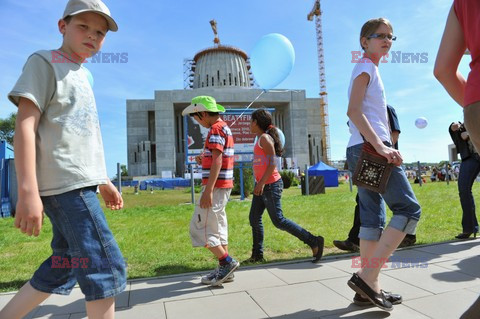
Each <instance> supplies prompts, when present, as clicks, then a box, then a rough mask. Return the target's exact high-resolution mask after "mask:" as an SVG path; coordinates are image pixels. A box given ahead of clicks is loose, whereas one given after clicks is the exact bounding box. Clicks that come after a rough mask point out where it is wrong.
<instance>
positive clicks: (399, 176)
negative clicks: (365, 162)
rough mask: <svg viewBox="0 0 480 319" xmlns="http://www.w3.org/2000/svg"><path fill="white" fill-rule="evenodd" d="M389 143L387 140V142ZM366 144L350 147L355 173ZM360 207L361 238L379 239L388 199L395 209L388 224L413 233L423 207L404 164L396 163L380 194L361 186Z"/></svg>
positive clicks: (351, 169) (351, 168) (348, 152)
mask: <svg viewBox="0 0 480 319" xmlns="http://www.w3.org/2000/svg"><path fill="white" fill-rule="evenodd" d="M385 144H386V145H387V146H389V144H388V143H385ZM362 146H363V144H357V145H353V146H351V147H349V148H347V162H348V169H349V170H350V171H351V172H352V173H353V172H354V171H355V167H356V166H357V162H358V159H359V157H360V154H361V152H362ZM358 197H359V207H360V222H361V227H360V233H359V236H358V237H359V238H360V239H365V240H374V241H377V240H379V239H380V236H381V235H382V231H383V229H384V227H385V219H386V208H385V203H387V205H388V207H389V208H390V210H391V211H392V212H393V217H392V219H391V220H390V223H389V224H388V225H389V226H390V227H392V228H395V229H398V230H400V231H402V232H404V233H407V234H412V235H414V234H415V232H416V228H417V223H418V220H419V219H420V214H421V211H422V209H421V207H420V205H419V204H418V201H417V198H416V197H415V194H414V193H413V190H412V187H411V185H410V183H409V182H408V179H407V176H406V175H405V172H404V171H403V169H402V168H401V167H398V166H394V168H393V170H392V174H391V175H390V179H389V180H388V184H387V188H386V191H385V193H383V194H379V193H376V192H372V191H371V190H368V189H366V188H363V187H358Z"/></svg>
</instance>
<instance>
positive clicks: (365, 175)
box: [352, 142, 393, 194]
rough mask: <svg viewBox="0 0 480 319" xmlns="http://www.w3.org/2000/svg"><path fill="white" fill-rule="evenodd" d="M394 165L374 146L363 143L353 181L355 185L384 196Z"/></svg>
mask: <svg viewBox="0 0 480 319" xmlns="http://www.w3.org/2000/svg"><path fill="white" fill-rule="evenodd" d="M392 168H393V164H389V163H388V161H387V159H386V158H385V157H383V156H382V155H380V154H378V153H377V151H375V148H374V147H373V146H372V144H370V143H368V142H365V143H363V147H362V153H361V154H360V158H359V159H358V162H357V166H356V168H355V172H354V173H353V177H352V181H353V184H354V185H357V186H360V187H363V188H367V189H369V190H371V191H374V192H376V193H380V194H383V193H385V190H386V188H387V183H388V179H389V178H390V174H391V173H392Z"/></svg>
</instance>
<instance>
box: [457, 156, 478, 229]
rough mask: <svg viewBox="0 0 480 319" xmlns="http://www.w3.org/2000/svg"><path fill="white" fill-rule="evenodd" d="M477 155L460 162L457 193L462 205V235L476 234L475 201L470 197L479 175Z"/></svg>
mask: <svg viewBox="0 0 480 319" xmlns="http://www.w3.org/2000/svg"><path fill="white" fill-rule="evenodd" d="M477 158H478V157H477V155H472V156H470V157H468V158H467V159H465V160H462V164H461V165H460V174H459V175H458V193H459V195H460V204H461V205H462V211H463V215H462V229H463V232H464V233H476V232H478V221H477V216H476V215H475V201H474V199H473V195H472V186H473V182H474V181H475V178H476V177H477V175H478V173H480V160H479V159H477Z"/></svg>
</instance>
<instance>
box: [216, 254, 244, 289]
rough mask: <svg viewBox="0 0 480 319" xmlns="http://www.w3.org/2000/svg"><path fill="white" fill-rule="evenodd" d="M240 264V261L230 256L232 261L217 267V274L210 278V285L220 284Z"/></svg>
mask: <svg viewBox="0 0 480 319" xmlns="http://www.w3.org/2000/svg"><path fill="white" fill-rule="evenodd" d="M239 266H240V263H239V262H238V261H236V260H235V259H233V258H232V261H231V262H230V263H228V264H226V265H223V266H220V267H219V268H218V272H217V275H216V276H215V278H214V279H213V280H212V284H211V285H212V286H221V285H222V284H223V283H224V282H225V281H226V280H227V279H228V277H229V276H230V275H233V272H234V271H235V270H237V268H238V267H239Z"/></svg>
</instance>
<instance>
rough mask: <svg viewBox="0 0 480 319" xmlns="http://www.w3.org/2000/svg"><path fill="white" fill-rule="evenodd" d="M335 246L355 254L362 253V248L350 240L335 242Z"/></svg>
mask: <svg viewBox="0 0 480 319" xmlns="http://www.w3.org/2000/svg"><path fill="white" fill-rule="evenodd" d="M333 244H334V245H335V247H337V248H338V249H340V250H346V251H352V252H355V253H356V252H359V251H360V247H359V246H358V245H357V244H355V243H353V242H351V241H350V240H348V239H347V240H344V241H341V240H334V241H333Z"/></svg>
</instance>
